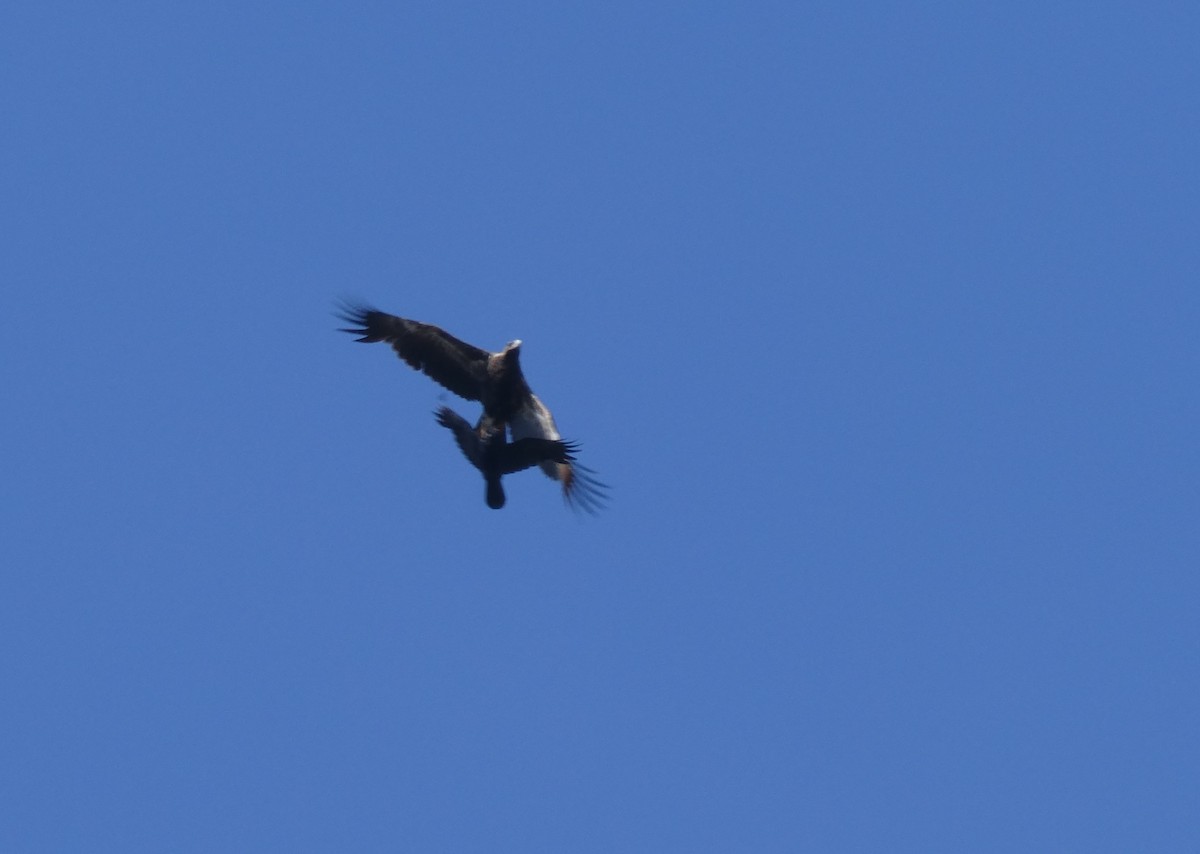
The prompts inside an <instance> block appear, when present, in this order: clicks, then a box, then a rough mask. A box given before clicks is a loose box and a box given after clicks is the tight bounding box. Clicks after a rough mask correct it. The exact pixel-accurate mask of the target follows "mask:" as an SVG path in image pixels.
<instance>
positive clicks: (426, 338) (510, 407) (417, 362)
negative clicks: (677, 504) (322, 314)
mask: <svg viewBox="0 0 1200 854" xmlns="http://www.w3.org/2000/svg"><path fill="white" fill-rule="evenodd" d="M338 316H339V317H340V318H341V319H342V320H343V321H344V322H346V323H348V324H350V326H349V328H343V329H342V330H341V331H342V332H349V333H350V334H351V335H356V336H358V338H357V340H358V341H360V342H362V343H367V344H371V343H376V342H379V341H385V342H387V343H388V344H390V345H391V347H392V349H393V350H395V351H396V353H397V355H399V356H400V358H401V359H403V360H404V361H405V362H407V363H408V365H409V366H410V367H412V368H414V369H415V370H418V371H421V372H423V373H424V374H425V375H426V376H428V377H429V378H430V379H432V380H433V381H434V382H436V383H438V384H440V385H442V386H444V387H445V388H447V389H449V390H450V391H452V392H454V393H455V394H457V395H458V396H459V397H462V398H465V399H466V400H478V401H480V402H481V403H482V404H483V415H482V416H481V417H480V419H479V423H478V424H477V425H476V426H475V428H471V427H470V426H469V424H468V422H467V421H466V419H464V418H462V416H460V415H458V414H457V413H455V412H454V411H453V410H450V409H448V408H446V407H443V408H442V409H441V410H439V411H438V413H437V416H438V423H439V424H441V425H442V426H444V427H447V428H448V429H450V430H451V432H453V433H454V437H455V439H456V440H457V442H458V445H459V447H460V448H461V449H462V451H463V453H464V454H465V455H466V457H467V459H468V460H470V461H471V462H472V464H474V465H475V467H476V468H478V469H479V470H480V471H481V472H482V473H483V476H484V479H485V480H486V481H487V482H488V506H489V507H493V508H499V507H501V506H503V504H504V493H503V490H502V489H501V488H500V481H499V479H500V476H501V475H504V474H511V473H512V472H513V471H520V470H521V469H524V468H529V467H531V466H534V465H537V466H539V467H540V468H541V470H542V471H543V472H544V473H545V474H546V476H547V477H549V478H551V479H552V480H556V481H558V482H560V483H561V484H562V490H563V498H565V499H566V501H567V503H568V504H569V505H571V506H572V507H573V508H576V509H582V510H586V511H587V512H589V513H594V512H595V511H596V510H597V509H599V508H600V506H601V505H602V504H603V500H604V491H605V490H606V489H607V487H606V486H605V485H604V484H603V483H600V482H599V481H597V480H596V479H595V478H594V477H593V476H592V475H593V472H592V471H591V470H590V469H587V468H585V467H584V466H581V465H580V464H579V463H578V462H576V461H575V456H574V454H575V451H576V450H577V446H576V445H574V444H571V443H566V442H563V441H562V436H561V435H559V432H558V427H557V426H556V425H555V423H554V416H553V415H551V414H550V410H549V409H547V408H546V405H545V404H543V403H542V402H541V400H539V399H538V397H537V395H535V394H534V393H533V391H532V390H530V388H529V384H528V383H527V382H526V381H525V375H524V374H523V373H522V371H521V342H520V340H516V341H510V342H509V343H508V344H507V345H505V347H504V349H503V350H501V351H500V352H499V353H490V352H488V351H487V350H482V349H480V348H479V347H475V346H473V345H471V344H468V343H466V342H465V341H460V340H459V339H457V338H455V337H454V336H453V335H451V334H450V333H448V332H446V331H445V330H443V329H440V328H438V327H436V326H433V325H431V324H428V323H421V322H419V321H416V320H408V319H406V318H403V317H397V316H396V315H393V314H387V313H386V312H382V311H378V310H376V309H374V308H370V307H368V306H362V305H344V306H343V307H342V309H341V311H340V313H339V314H338ZM506 427H507V429H508V431H510V432H511V433H512V439H513V441H512V442H511V443H509V442H507V441H506V436H505V428H506ZM464 430H465V432H464ZM527 440H533V444H522V443H523V442H526V441H527ZM554 443H558V444H557V445H556V444H554ZM518 463H523V464H522V465H519V466H518V467H516V468H512V469H511V471H510V470H508V468H509V467H510V466H513V465H517V464H518ZM493 481H494V483H495V488H494V491H493ZM494 500H495V501H496V502H497V503H493V501H494Z"/></svg>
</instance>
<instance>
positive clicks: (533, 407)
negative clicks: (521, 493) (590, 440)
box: [508, 394, 608, 513]
mask: <svg viewBox="0 0 1200 854" xmlns="http://www.w3.org/2000/svg"><path fill="white" fill-rule="evenodd" d="M508 426H509V429H510V430H511V431H512V436H513V444H514V445H517V444H520V443H521V442H522V441H528V440H530V439H535V440H542V441H561V440H562V436H560V435H559V433H558V427H557V426H556V425H555V423H554V416H553V415H551V414H550V410H549V409H547V408H546V405H545V404H544V403H542V401H541V400H539V399H538V396H537V395H536V394H530V395H529V403H528V405H527V406H525V407H524V408H522V409H521V410H520V411H519V412H518V413H517V414H516V416H515V417H514V418H513V419H512V421H510V422H509V424H508ZM576 450H577V447H576V446H575V445H571V446H570V451H571V457H570V458H569V459H565V460H552V459H545V460H542V461H540V462H537V465H539V466H541V469H542V471H543V472H545V474H546V477H548V478H550V479H551V480H557V481H558V482H559V483H561V484H562V490H563V499H564V500H565V501H566V502H567V504H569V505H570V506H571V508H572V509H574V510H584V511H586V512H588V513H595V512H596V511H598V510H600V509H601V508H602V507H603V506H604V503H605V501H606V500H607V499H608V495H607V492H608V486H607V485H606V484H604V483H601V482H600V481H598V480H596V478H595V472H593V471H592V470H591V469H589V468H587V467H586V466H581V465H580V464H579V463H577V462H575V458H574V453H575V451H576Z"/></svg>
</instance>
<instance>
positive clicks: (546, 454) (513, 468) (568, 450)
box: [498, 439, 576, 474]
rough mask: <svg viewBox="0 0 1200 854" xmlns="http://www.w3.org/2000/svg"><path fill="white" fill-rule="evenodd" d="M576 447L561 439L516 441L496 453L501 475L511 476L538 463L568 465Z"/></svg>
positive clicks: (573, 457)
mask: <svg viewBox="0 0 1200 854" xmlns="http://www.w3.org/2000/svg"><path fill="white" fill-rule="evenodd" d="M575 451H576V446H575V445H574V444H573V443H571V442H564V441H562V440H561V439H518V440H517V441H515V442H511V443H508V444H505V445H504V446H503V447H502V448H500V449H499V452H498V460H499V462H500V471H501V473H502V474H513V473H514V472H519V471H524V470H525V469H527V468H529V467H531V466H536V465H538V464H540V463H569V462H570V461H571V460H573V459H575V456H574V453H575Z"/></svg>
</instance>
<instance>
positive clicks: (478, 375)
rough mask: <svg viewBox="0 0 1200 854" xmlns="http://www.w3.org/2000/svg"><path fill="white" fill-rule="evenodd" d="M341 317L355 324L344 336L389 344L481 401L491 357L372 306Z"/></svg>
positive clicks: (346, 309)
mask: <svg viewBox="0 0 1200 854" xmlns="http://www.w3.org/2000/svg"><path fill="white" fill-rule="evenodd" d="M338 317H339V318H340V319H341V320H343V321H345V322H346V323H349V324H351V326H350V327H349V328H344V329H342V330H341V331H342V332H349V333H350V334H351V335H357V336H359V337H358V340H359V341H360V342H363V343H365V344H372V343H375V342H377V341H386V342H387V343H388V344H391V345H392V349H393V350H395V351H396V353H397V354H398V355H399V356H400V358H401V359H403V360H404V361H405V362H407V363H408V364H409V366H410V367H412V368H414V369H416V370H418V371H422V372H423V373H424V374H425V375H426V376H428V377H429V378H430V379H432V380H433V381H434V382H436V383H439V384H440V385H443V386H445V387H446V388H448V389H450V391H452V392H454V393H455V394H457V395H458V396H459V397H464V398H466V399H467V400H480V399H482V396H483V387H484V383H485V382H486V381H487V361H488V356H490V355H491V354H490V353H488V352H487V351H486V350H481V349H479V348H478V347H475V346H473V345H471V344H468V343H466V342H465V341H459V340H458V339H457V338H455V337H454V336H453V335H451V334H450V333H449V332H446V331H445V330H444V329H440V328H438V327H436V326H433V325H431V324H428V323H420V322H419V321H416V320H407V319H405V318H403V317H397V316H396V315H394V314H387V313H386V312H382V311H378V310H376V309H374V308H371V307H369V306H363V305H353V304H344V305H343V306H342V307H341V311H340V312H339V313H338Z"/></svg>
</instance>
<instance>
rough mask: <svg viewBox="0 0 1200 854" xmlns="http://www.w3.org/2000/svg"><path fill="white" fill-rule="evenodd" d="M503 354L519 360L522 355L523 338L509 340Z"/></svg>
mask: <svg viewBox="0 0 1200 854" xmlns="http://www.w3.org/2000/svg"><path fill="white" fill-rule="evenodd" d="M501 355H502V356H504V357H505V358H506V359H511V360H512V361H514V362H515V361H517V359H519V358H520V357H521V339H520V338H517V339H516V340H515V341H509V342H508V343H507V344H505V345H504V350H503V352H502V353H501Z"/></svg>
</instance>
